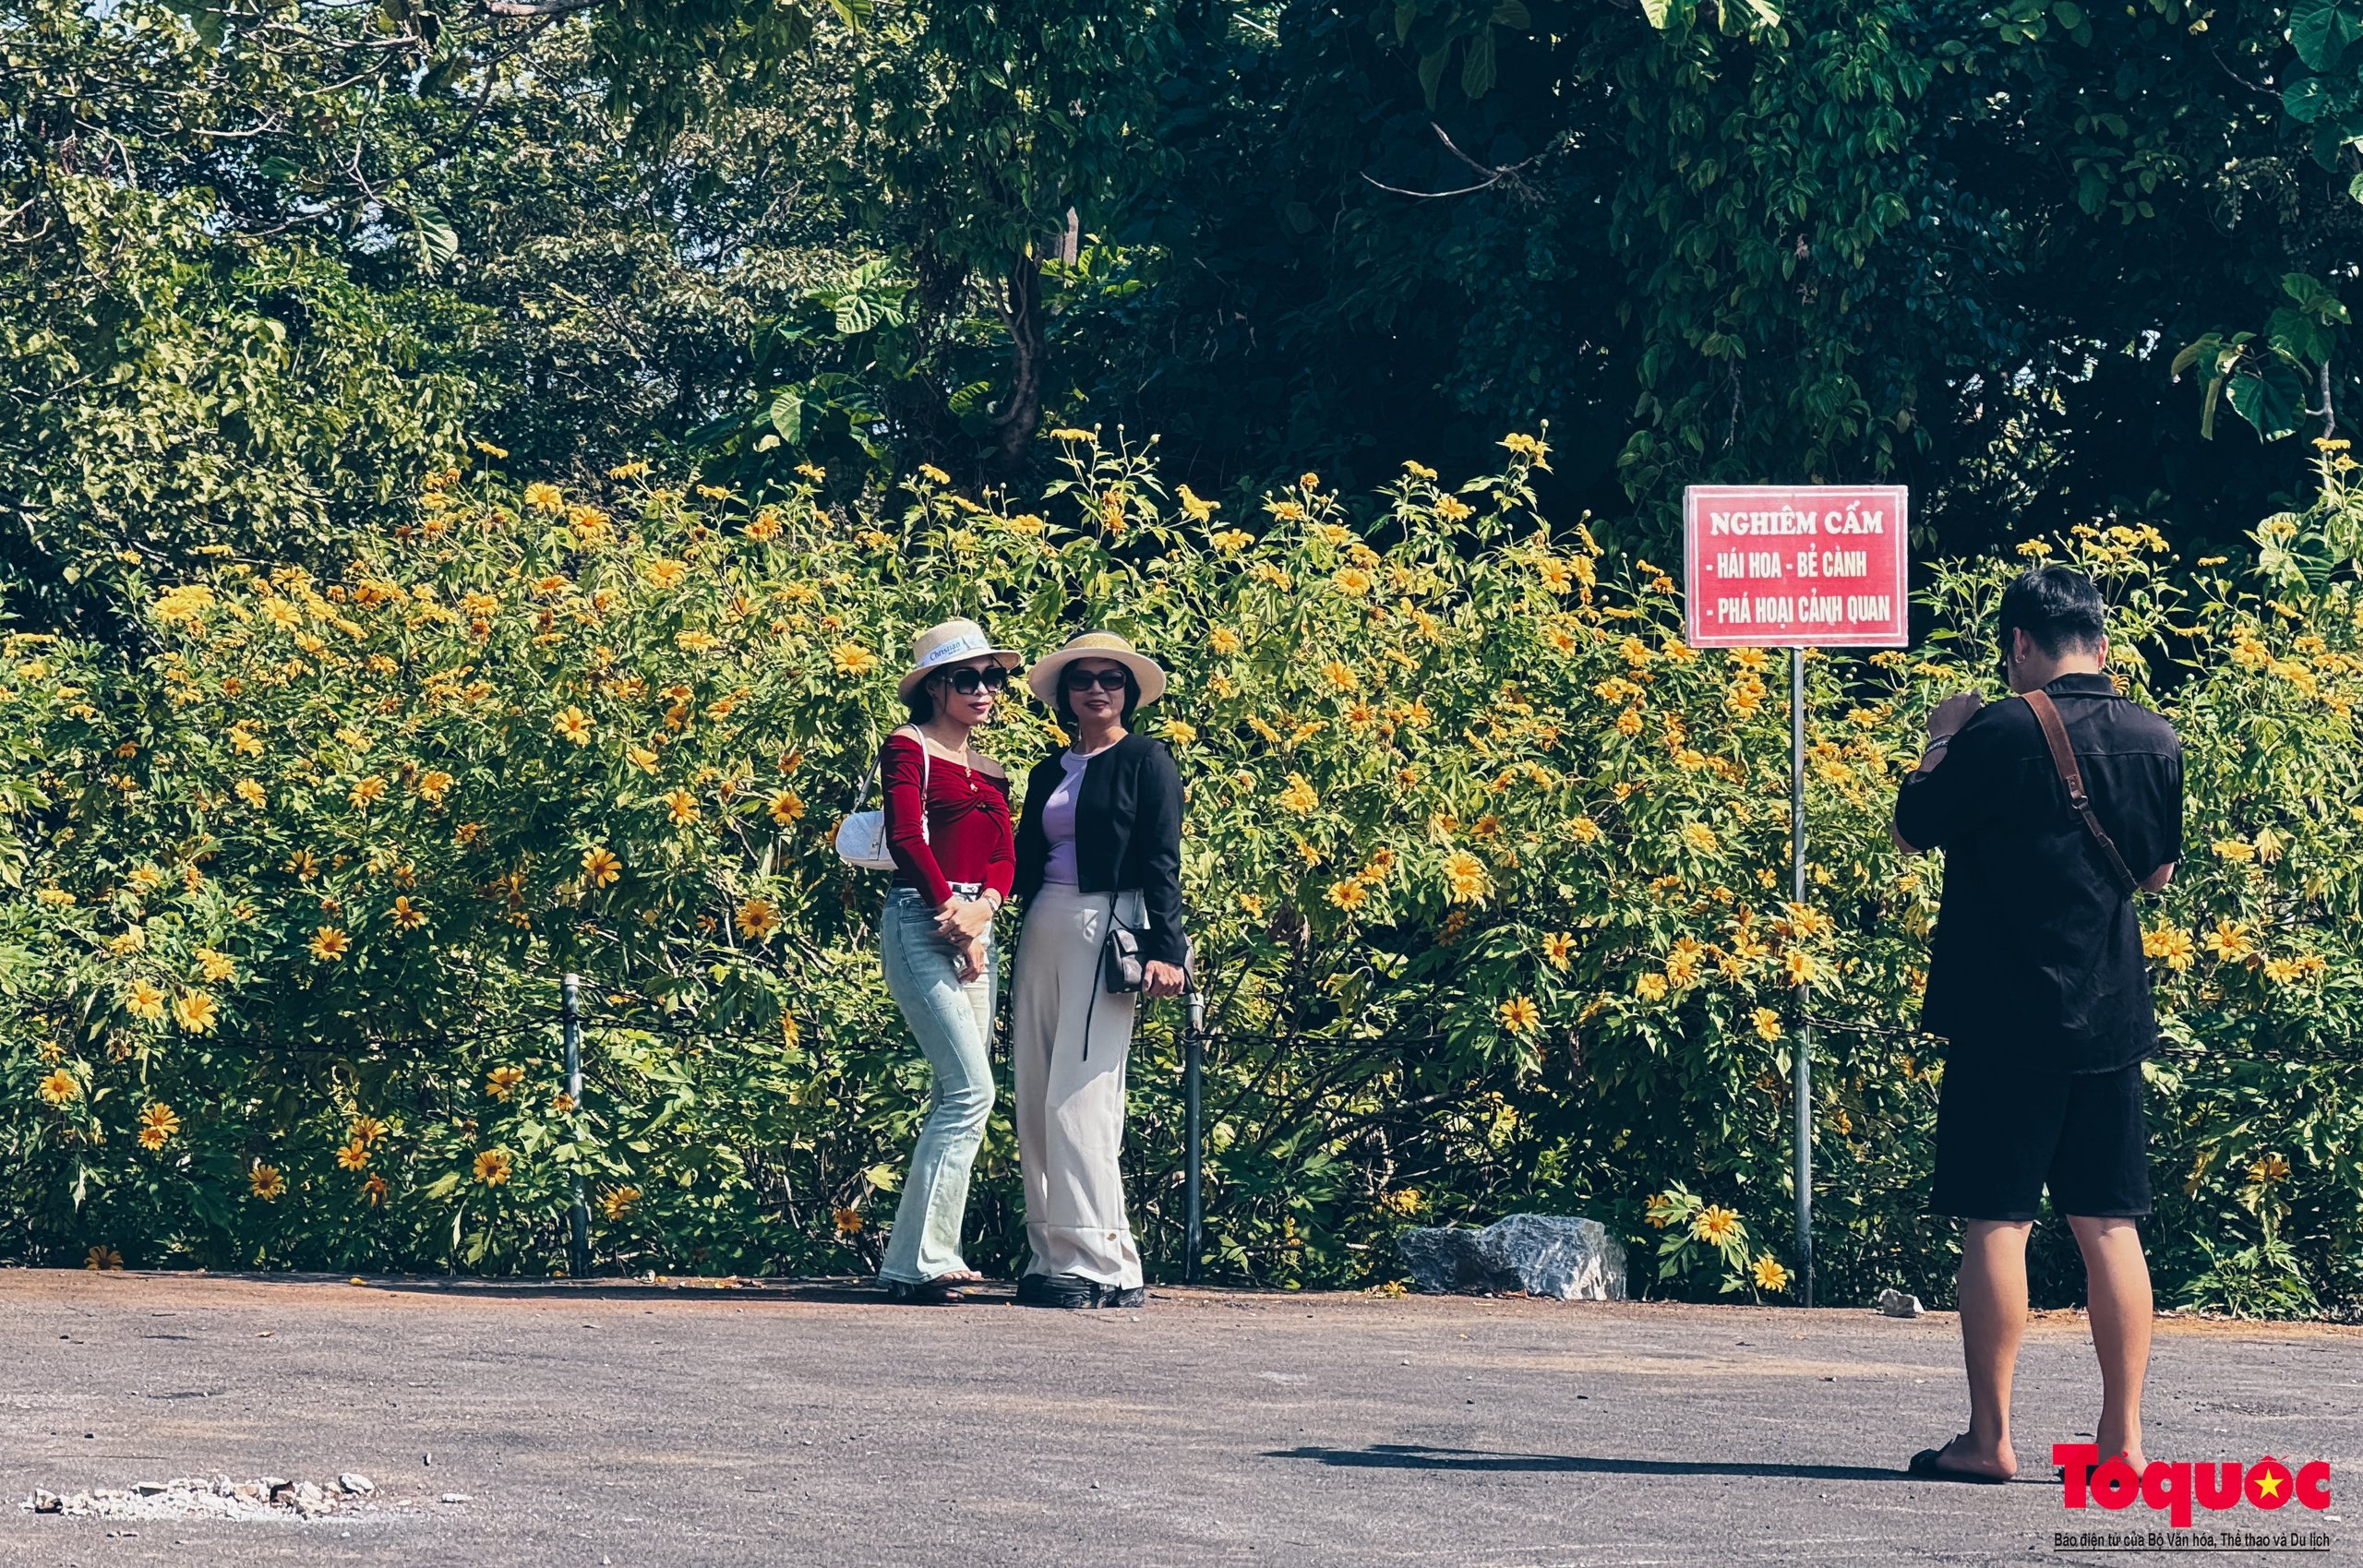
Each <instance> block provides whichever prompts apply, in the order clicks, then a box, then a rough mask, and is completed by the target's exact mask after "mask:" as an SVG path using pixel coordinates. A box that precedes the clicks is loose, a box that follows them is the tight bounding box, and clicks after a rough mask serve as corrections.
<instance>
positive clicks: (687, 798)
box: [656, 786, 698, 827]
mask: <svg viewBox="0 0 2363 1568" xmlns="http://www.w3.org/2000/svg"><path fill="white" fill-rule="evenodd" d="M656 798H657V799H659V800H661V801H663V802H664V803H665V808H666V811H667V812H668V813H669V814H670V816H671V820H672V821H673V824H674V825H675V826H676V827H678V826H679V825H680V824H682V823H684V822H694V821H696V820H697V818H698V802H697V796H693V795H691V794H690V792H689V791H688V790H686V789H682V788H679V787H678V786H676V787H675V788H672V789H668V790H666V792H665V793H664V794H663V795H660V796H657V797H656Z"/></svg>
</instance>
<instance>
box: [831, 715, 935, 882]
mask: <svg viewBox="0 0 2363 1568" xmlns="http://www.w3.org/2000/svg"><path fill="white" fill-rule="evenodd" d="M902 733H903V732H902V731H901V730H896V731H895V732H894V734H895V735H900V734H902ZM888 738H890V739H891V738H893V737H892V736H889V737H888ZM911 738H912V739H914V740H916V741H918V743H919V837H921V838H923V839H924V838H927V837H928V831H927V791H928V783H929V780H930V777H931V775H932V774H933V772H934V771H935V770H934V758H933V757H931V756H930V754H929V752H928V748H927V736H923V735H919V734H918V733H917V732H916V731H914V732H913V733H912V736H911ZM877 782H878V764H877V763H876V762H872V763H871V764H870V772H868V773H866V774H864V775H863V776H862V781H861V787H860V788H859V789H858V790H856V791H855V792H854V797H853V803H854V806H855V807H856V808H857V809H856V810H855V812H854V814H853V815H852V816H850V817H847V818H846V820H845V821H844V822H843V823H841V824H839V826H838V828H837V856H838V858H839V859H841V860H843V861H844V862H845V863H846V865H848V866H852V867H855V868H858V869H860V870H864V871H892V870H893V869H894V851H893V850H891V849H889V848H888V847H887V846H886V811H885V808H884V807H883V806H882V807H881V808H879V809H877V810H875V811H863V810H860V809H858V808H859V807H860V805H861V803H862V802H863V801H864V800H867V799H868V798H870V785H871V784H875V783H877Z"/></svg>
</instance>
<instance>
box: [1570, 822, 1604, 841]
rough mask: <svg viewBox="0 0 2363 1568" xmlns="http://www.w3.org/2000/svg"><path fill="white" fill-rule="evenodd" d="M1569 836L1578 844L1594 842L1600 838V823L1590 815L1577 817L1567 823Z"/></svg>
mask: <svg viewBox="0 0 2363 1568" xmlns="http://www.w3.org/2000/svg"><path fill="white" fill-rule="evenodd" d="M1567 836H1568V837H1569V838H1572V839H1574V840H1575V841H1576V842H1577V844H1594V843H1597V842H1598V841H1599V839H1600V824H1599V823H1598V822H1595V821H1593V820H1591V819H1590V818H1589V817H1577V818H1576V819H1575V820H1573V821H1571V822H1569V823H1568V824H1567Z"/></svg>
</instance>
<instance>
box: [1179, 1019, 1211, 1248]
mask: <svg viewBox="0 0 2363 1568" xmlns="http://www.w3.org/2000/svg"><path fill="white" fill-rule="evenodd" d="M1205 1033H1206V999H1205V993H1204V992H1201V991H1192V992H1191V993H1190V1028H1189V1033H1188V1035H1187V1037H1186V1039H1185V1040H1184V1042H1183V1045H1182V1100H1183V1103H1184V1105H1185V1106H1186V1107H1187V1109H1186V1113H1185V1117H1186V1124H1187V1125H1186V1134H1185V1135H1186V1136H1187V1138H1188V1140H1189V1144H1190V1157H1189V1162H1188V1164H1187V1165H1186V1166H1185V1167H1184V1173H1183V1176H1182V1205H1183V1210H1184V1217H1183V1219H1182V1284H1184V1285H1193V1284H1195V1283H1196V1282H1197V1278H1198V1248H1199V1245H1200V1241H1201V1238H1202V1237H1203V1235H1204V1231H1205V1185H1204V1182H1205V1126H1204V1121H1205V1117H1204V1115H1203V1112H1202V1110H1201V1106H1200V1091H1201V1088H1202V1087H1203V1084H1204V1081H1205V1057H1206V1047H1205Z"/></svg>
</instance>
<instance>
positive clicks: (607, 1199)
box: [599, 1187, 640, 1220]
mask: <svg viewBox="0 0 2363 1568" xmlns="http://www.w3.org/2000/svg"><path fill="white" fill-rule="evenodd" d="M639 1202H640V1189H639V1188H637V1187H610V1188H608V1189H607V1190H606V1191H604V1192H602V1193H600V1194H599V1212H600V1213H602V1214H604V1215H606V1216H607V1217H608V1218H609V1219H610V1220H618V1219H621V1218H623V1217H624V1215H627V1214H630V1212H631V1206H632V1205H633V1204H634V1203H639Z"/></svg>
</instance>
